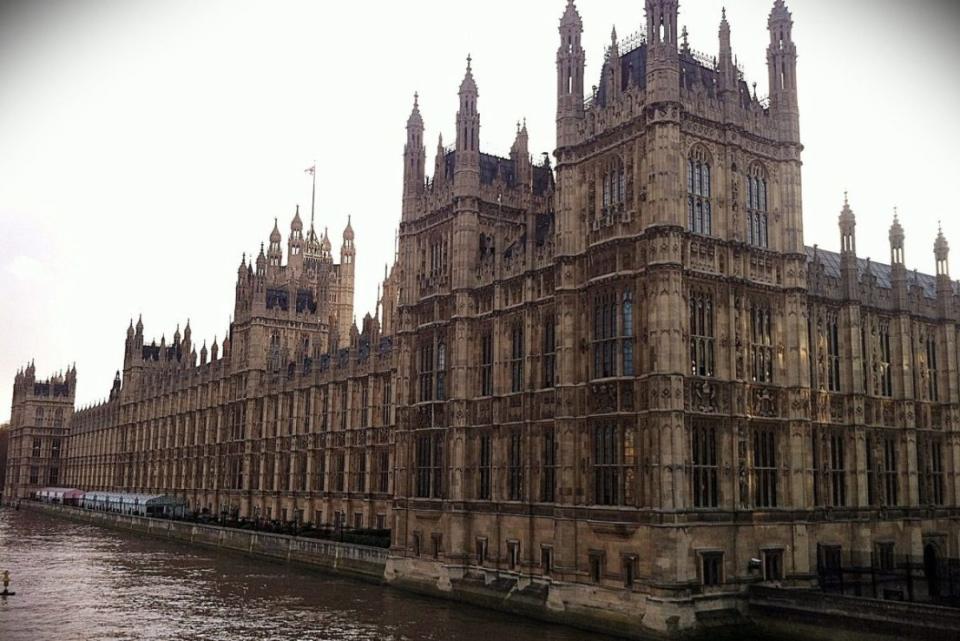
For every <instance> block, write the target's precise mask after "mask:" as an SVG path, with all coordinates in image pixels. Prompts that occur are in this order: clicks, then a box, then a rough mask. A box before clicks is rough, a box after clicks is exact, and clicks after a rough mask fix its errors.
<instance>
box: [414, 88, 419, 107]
mask: <svg viewBox="0 0 960 641" xmlns="http://www.w3.org/2000/svg"><path fill="white" fill-rule="evenodd" d="M419 106H420V93H419V92H416V91H414V92H413V108H414V109H416V108H417V107H419Z"/></svg>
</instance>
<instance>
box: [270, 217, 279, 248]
mask: <svg viewBox="0 0 960 641" xmlns="http://www.w3.org/2000/svg"><path fill="white" fill-rule="evenodd" d="M280 239H281V236H280V223H279V221H278V220H277V219H276V218H274V219H273V231H272V232H270V242H271V243H279V242H280Z"/></svg>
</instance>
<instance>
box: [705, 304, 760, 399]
mask: <svg viewBox="0 0 960 641" xmlns="http://www.w3.org/2000/svg"><path fill="white" fill-rule="evenodd" d="M714 311H715V310H714V303H713V296H712V295H711V294H708V293H704V292H698V291H694V292H692V293H691V294H690V373H691V375H693V376H701V377H707V378H710V377H713V376H715V375H716V357H715V354H714V348H715V344H716V328H715V323H714ZM749 314H750V327H749V332H750V345H749V348H750V361H751V371H750V376H751V380H753V382H755V383H772V382H773V372H774V352H773V315H772V312H771V310H770V307H769V305H767V304H766V303H764V302H760V301H756V302H754V303H752V304H751V306H750V309H749Z"/></svg>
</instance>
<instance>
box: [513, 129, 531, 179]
mask: <svg viewBox="0 0 960 641" xmlns="http://www.w3.org/2000/svg"><path fill="white" fill-rule="evenodd" d="M510 159H511V160H513V166H514V167H515V168H516V178H517V184H520V185H529V184H530V181H531V179H532V175H533V169H532V167H531V163H530V136H529V134H528V133H527V121H526V120H524V121H523V125H522V126H521V124H520V123H519V122H518V123H517V137H516V139H515V140H514V141H513V146H512V147H511V148H510Z"/></svg>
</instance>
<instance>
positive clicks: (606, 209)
mask: <svg viewBox="0 0 960 641" xmlns="http://www.w3.org/2000/svg"><path fill="white" fill-rule="evenodd" d="M626 182H627V181H626V176H625V174H624V171H623V160H621V159H620V157H619V156H617V157H614V158H612V159H611V160H610V161H609V162H607V164H606V166H605V167H604V169H603V176H602V177H601V183H602V185H603V207H602V209H601V216H603V217H604V218H608V217H611V216H613V215H615V214H618V213H620V212H622V211H623V205H624V202H625V201H626V197H627V190H626Z"/></svg>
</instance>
